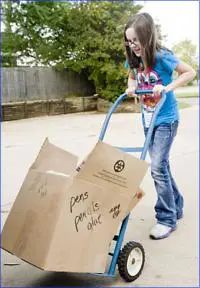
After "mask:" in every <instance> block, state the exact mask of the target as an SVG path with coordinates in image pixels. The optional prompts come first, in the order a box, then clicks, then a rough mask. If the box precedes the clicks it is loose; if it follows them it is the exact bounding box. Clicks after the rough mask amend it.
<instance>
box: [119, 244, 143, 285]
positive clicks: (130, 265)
mask: <svg viewBox="0 0 200 288" xmlns="http://www.w3.org/2000/svg"><path fill="white" fill-rule="evenodd" d="M144 262H145V252H144V248H143V246H142V245H141V244H140V243H137V242H134V241H130V242H128V243H127V244H126V245H125V246H124V247H123V249H122V250H121V251H120V253H119V257H118V270H119V274H120V276H121V277H122V278H123V279H124V280H125V281H127V282H132V281H134V280H136V279H137V278H138V277H139V276H140V274H141V272H142V269H143V266H144Z"/></svg>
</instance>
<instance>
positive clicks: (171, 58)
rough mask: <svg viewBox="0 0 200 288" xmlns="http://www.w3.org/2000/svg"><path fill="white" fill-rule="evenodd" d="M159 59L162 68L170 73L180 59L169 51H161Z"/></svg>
mask: <svg viewBox="0 0 200 288" xmlns="http://www.w3.org/2000/svg"><path fill="white" fill-rule="evenodd" d="M160 61H161V65H162V66H163V68H164V69H165V70H166V71H167V72H168V73H169V74H170V75H172V73H173V71H174V70H175V69H176V66H177V65H178V64H179V63H180V60H179V59H178V58H177V57H176V56H175V55H174V54H173V53H172V52H171V51H162V53H161V55H160Z"/></svg>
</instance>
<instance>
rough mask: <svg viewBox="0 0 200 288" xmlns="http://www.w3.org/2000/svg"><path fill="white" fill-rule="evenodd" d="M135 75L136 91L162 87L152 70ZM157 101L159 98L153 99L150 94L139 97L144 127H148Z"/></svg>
mask: <svg viewBox="0 0 200 288" xmlns="http://www.w3.org/2000/svg"><path fill="white" fill-rule="evenodd" d="M136 75H137V76H136V81H137V88H138V89H142V90H152V89H153V87H154V86H155V85H158V84H161V85H162V81H161V79H160V77H159V75H158V74H157V73H156V72H155V71H153V70H152V69H151V70H149V71H148V72H147V73H145V72H144V71H137V74H136ZM159 100H160V96H159V97H155V96H153V95H152V94H144V95H142V96H141V102H142V104H143V115H144V122H145V127H149V125H150V122H151V118H152V115H153V112H154V110H155V106H156V104H157V103H158V102H159Z"/></svg>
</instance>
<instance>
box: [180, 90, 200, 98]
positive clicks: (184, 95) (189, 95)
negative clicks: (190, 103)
mask: <svg viewBox="0 0 200 288" xmlns="http://www.w3.org/2000/svg"><path fill="white" fill-rule="evenodd" d="M175 94H176V97H177V98H196V97H199V91H181V92H179V91H176V92H175Z"/></svg>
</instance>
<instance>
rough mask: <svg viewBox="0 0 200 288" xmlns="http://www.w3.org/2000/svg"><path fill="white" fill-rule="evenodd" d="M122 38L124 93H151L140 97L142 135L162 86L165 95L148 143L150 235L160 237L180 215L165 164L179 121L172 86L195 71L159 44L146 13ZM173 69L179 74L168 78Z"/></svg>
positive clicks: (180, 202) (134, 20)
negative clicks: (152, 196)
mask: <svg viewBox="0 0 200 288" xmlns="http://www.w3.org/2000/svg"><path fill="white" fill-rule="evenodd" d="M124 40H125V47H126V54H127V64H128V66H129V78H128V88H127V90H126V92H127V94H128V95H133V94H134V92H135V89H136V88H137V89H152V90H153V95H143V97H142V98H143V105H142V106H143V111H142V120H143V125H144V133H145V135H146V134H147V132H148V127H149V124H150V121H151V117H152V114H153V112H154V109H155V105H156V103H157V102H158V101H159V96H160V93H161V91H163V90H165V92H166V96H167V97H166V101H165V103H164V105H163V107H162V108H161V110H160V112H159V114H158V117H157V119H156V123H155V127H154V131H153V134H152V139H151V142H150V146H149V154H150V157H151V175H152V177H153V180H154V183H155V188H156V191H157V203H156V205H155V211H156V219H157V224H156V225H155V226H154V227H153V228H152V230H151V232H150V237H151V238H152V239H163V238H166V237H168V236H169V235H170V233H171V232H172V231H174V230H175V229H176V222H177V220H178V219H180V218H182V217H183V196H182V195H181V193H180V191H179V190H178V187H177V185H176V183H175V181H174V179H173V177H172V174H171V171H170V165H169V152H170V148H171V145H172V143H173V140H174V137H175V135H176V133H177V128H178V123H179V115H178V108H177V102H176V98H175V95H174V92H173V90H174V89H175V88H177V87H180V86H182V85H184V84H186V83H187V82H189V81H191V80H192V79H193V78H194V77H195V71H194V70H193V69H192V68H191V67H190V66H189V65H187V64H183V63H181V62H180V61H179V60H178V59H177V58H176V57H175V55H174V54H173V53H172V52H171V51H170V50H168V49H166V48H164V47H162V46H161V45H160V43H159V42H158V39H157V35H156V28H155V25H154V21H153V19H152V17H151V16H150V15H149V14H147V13H141V14H137V15H135V16H134V17H133V18H132V19H131V20H130V21H129V22H128V24H127V25H126V27H125V31H124ZM174 70H176V71H177V72H178V74H179V77H178V78H177V79H176V80H174V81H172V73H173V71H174Z"/></svg>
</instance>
